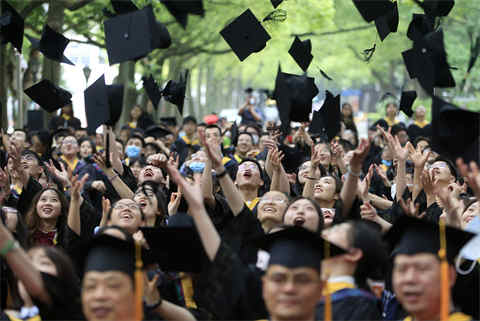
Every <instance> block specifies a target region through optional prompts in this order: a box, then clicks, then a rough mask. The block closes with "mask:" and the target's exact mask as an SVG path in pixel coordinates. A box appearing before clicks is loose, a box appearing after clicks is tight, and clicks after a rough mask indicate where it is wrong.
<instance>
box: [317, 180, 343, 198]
mask: <svg viewBox="0 0 480 321" xmlns="http://www.w3.org/2000/svg"><path fill="white" fill-rule="evenodd" d="M336 188H337V186H336V181H335V179H334V178H333V177H331V176H324V177H322V178H320V179H319V180H318V181H317V182H316V183H315V185H314V187H313V198H314V199H316V200H320V201H333V200H335V198H336V197H337V196H338V195H337V193H336Z"/></svg>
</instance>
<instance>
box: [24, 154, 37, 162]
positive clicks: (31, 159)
mask: <svg viewBox="0 0 480 321" xmlns="http://www.w3.org/2000/svg"><path fill="white" fill-rule="evenodd" d="M21 160H22V161H26V162H32V161H35V160H36V158H35V156H32V155H25V156H22V158H21Z"/></svg>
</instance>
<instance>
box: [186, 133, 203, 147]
mask: <svg viewBox="0 0 480 321" xmlns="http://www.w3.org/2000/svg"><path fill="white" fill-rule="evenodd" d="M182 139H183V141H184V142H185V143H186V144H187V145H190V146H192V145H198V144H200V142H199V140H198V139H194V140H193V141H192V140H190V138H188V137H187V135H185V136H182Z"/></svg>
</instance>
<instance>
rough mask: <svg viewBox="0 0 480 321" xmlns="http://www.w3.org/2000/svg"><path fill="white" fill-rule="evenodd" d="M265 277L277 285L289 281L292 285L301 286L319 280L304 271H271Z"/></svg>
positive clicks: (282, 284)
mask: <svg viewBox="0 0 480 321" xmlns="http://www.w3.org/2000/svg"><path fill="white" fill-rule="evenodd" d="M265 277H266V279H267V280H268V281H270V282H273V283H275V284H276V285H277V286H285V285H286V284H287V283H289V282H293V285H294V286H298V287H303V286H307V285H310V284H313V283H317V282H319V278H313V277H311V276H310V275H308V274H305V273H298V274H293V275H292V274H289V273H271V274H267V275H266V276H265Z"/></svg>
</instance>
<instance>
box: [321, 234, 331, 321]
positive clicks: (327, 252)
mask: <svg viewBox="0 0 480 321" xmlns="http://www.w3.org/2000/svg"><path fill="white" fill-rule="evenodd" d="M323 244H324V245H323V246H324V259H328V258H330V243H328V242H323ZM329 274H330V271H326V275H327V282H326V287H327V291H326V294H325V311H324V316H323V320H325V321H332V296H331V294H330V291H329V289H328V277H329Z"/></svg>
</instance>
